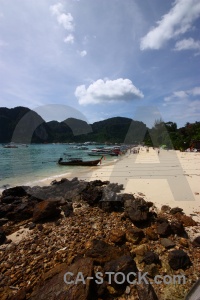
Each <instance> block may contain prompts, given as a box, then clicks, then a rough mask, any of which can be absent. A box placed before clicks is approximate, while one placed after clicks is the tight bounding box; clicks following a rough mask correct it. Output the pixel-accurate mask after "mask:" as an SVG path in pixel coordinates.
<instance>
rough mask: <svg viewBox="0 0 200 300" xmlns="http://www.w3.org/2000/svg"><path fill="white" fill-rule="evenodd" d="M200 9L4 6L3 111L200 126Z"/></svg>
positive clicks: (183, 3)
mask: <svg viewBox="0 0 200 300" xmlns="http://www.w3.org/2000/svg"><path fill="white" fill-rule="evenodd" d="M199 70H200V1H199V0H175V1H174V0H173V1H171V0H168V1H160V0H146V1H141V0H109V1H108V0H58V1H57V0H42V1H35V0H15V1H13V0H0V106H1V107H8V108H12V107H16V106H25V107H29V108H31V109H34V110H36V111H37V112H38V113H40V114H41V116H42V117H43V118H44V119H45V120H47V121H48V120H58V121H62V120H64V119H66V118H67V117H77V118H81V119H84V120H87V121H88V122H89V123H93V122H96V121H100V120H104V119H107V118H111V117H116V116H123V117H129V118H132V119H134V120H141V121H143V122H144V123H145V124H147V126H152V125H153V122H154V121H155V120H157V119H160V118H162V119H163V121H165V122H168V121H172V122H176V123H177V125H178V127H181V126H184V125H185V124H186V122H191V123H193V122H195V121H200V75H199Z"/></svg>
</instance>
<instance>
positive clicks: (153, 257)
mask: <svg viewBox="0 0 200 300" xmlns="http://www.w3.org/2000/svg"><path fill="white" fill-rule="evenodd" d="M143 261H144V262H145V264H147V265H151V264H159V263H160V260H159V256H158V254H156V253H155V252H153V251H147V252H146V253H145V255H144V258H143Z"/></svg>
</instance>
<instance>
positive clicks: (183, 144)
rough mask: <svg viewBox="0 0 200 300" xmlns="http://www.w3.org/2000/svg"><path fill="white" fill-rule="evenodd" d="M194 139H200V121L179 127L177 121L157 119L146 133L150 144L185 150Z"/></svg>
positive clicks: (147, 143) (146, 139) (146, 138)
mask: <svg viewBox="0 0 200 300" xmlns="http://www.w3.org/2000/svg"><path fill="white" fill-rule="evenodd" d="M194 140H195V141H197V140H200V122H195V123H186V124H185V126H184V127H181V128H179V129H178V128H177V124H176V123H173V122H167V123H164V122H163V121H162V120H157V121H156V122H155V124H154V126H153V128H152V129H149V131H148V132H147V133H146V136H145V140H144V142H145V145H148V146H155V147H158V146H159V147H161V146H164V147H166V148H169V149H173V148H174V149H176V150H185V149H187V148H188V147H190V146H191V143H192V141H194Z"/></svg>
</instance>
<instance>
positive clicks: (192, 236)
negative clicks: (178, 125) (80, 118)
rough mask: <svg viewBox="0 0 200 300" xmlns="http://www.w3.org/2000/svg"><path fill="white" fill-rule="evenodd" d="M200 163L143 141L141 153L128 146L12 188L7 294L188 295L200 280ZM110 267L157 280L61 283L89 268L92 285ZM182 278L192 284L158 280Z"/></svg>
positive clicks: (4, 231)
mask: <svg viewBox="0 0 200 300" xmlns="http://www.w3.org/2000/svg"><path fill="white" fill-rule="evenodd" d="M199 160H200V155H199V153H183V152H178V151H172V150H169V151H167V150H160V153H158V149H153V148H150V149H149V151H148V152H147V149H146V148H145V147H140V151H139V153H138V154H134V153H133V151H132V149H129V150H128V151H127V153H126V154H124V155H121V156H119V157H118V158H116V159H113V160H109V159H105V160H102V163H101V165H99V166H96V167H82V168H81V167H77V168H76V167H74V168H71V169H70V172H68V171H69V170H68V168H67V167H65V166H63V167H62V168H61V172H62V174H59V175H57V174H53V173H52V174H51V175H52V176H51V178H47V179H44V180H40V181H38V182H32V187H30V186H26V187H24V186H23V187H21V186H18V187H14V188H10V189H7V190H5V191H4V192H3V194H2V196H1V211H2V218H1V223H2V228H1V231H0V238H1V240H0V242H1V245H0V253H1V259H0V268H1V272H2V274H3V275H2V277H1V278H2V286H1V288H0V297H1V299H11V300H15V299H18V298H19V299H23V300H25V299H31V300H35V299H39V298H38V297H40V299H46V298H45V297H46V294H48V295H51V296H52V298H53V295H57V293H60V291H62V292H63V293H64V295H65V296H66V299H72V298H73V299H79V297H77V295H81V297H82V299H97V297H96V293H101V295H102V297H100V299H110V295H112V298H113V299H136V300H141V299H144V298H142V297H143V294H144V289H147V290H149V289H151V290H152V293H155V294H156V295H157V296H158V297H157V298H154V299H160V300H171V299H172V298H171V295H174V296H176V299H177V300H181V299H183V298H184V297H185V296H186V294H187V293H188V291H189V290H190V288H191V287H192V285H193V284H194V283H195V282H196V281H197V280H198V278H199V266H200V235H199V221H200V220H199V211H200V209H199V208H200V206H199V187H198V178H199V175H200V172H199V169H198V167H199ZM52 179H54V180H53V182H52ZM182 210H183V212H182ZM130 265H131V269H130ZM80 266H81V268H80ZM113 268H114V271H115V272H122V273H123V274H127V272H129V271H130V270H131V271H135V272H140V271H142V272H146V273H147V277H148V280H149V282H150V283H145V285H144V284H143V283H142V285H140V284H138V285H137V284H136V285H135V284H132V283H130V282H126V285H125V286H123V288H122V289H121V285H120V284H117V285H116V284H115V283H112V282H111V284H110V283H109V282H108V281H107V279H106V278H105V284H104V285H103V286H101V285H100V286H98V285H95V288H94V291H93V289H91V288H89V287H88V289H85V288H84V289H82V286H84V285H82V284H78V285H76V284H72V286H71V285H67V286H66V285H65V282H63V276H64V274H65V273H66V271H70V272H73V274H77V272H78V271H80V270H84V272H86V274H85V273H84V274H85V275H84V277H87V276H88V278H90V282H91V285H92V284H94V283H95V281H94V278H93V277H91V274H93V273H95V272H96V271H97V270H102V272H107V271H109V270H112V272H113ZM21 274H23V276H21ZM179 274H181V276H185V277H184V278H185V279H184V280H185V283H183V282H180V283H179V284H177V283H174V282H171V283H170V284H168V283H166V282H164V281H163V282H161V284H159V285H158V284H157V283H155V282H154V278H155V276H156V275H158V276H161V277H162V278H165V276H166V277H167V278H169V276H171V277H172V276H176V275H179ZM72 289H73V293H74V295H75V296H74V297H72V298H70V297H71V296H70V295H71V290H72ZM101 289H102V290H101ZM93 292H94V293H95V294H93ZM41 295H42V296H41ZM107 296H108V298H107ZM119 296H122V297H121V298H119ZM8 297H9V298H8ZM20 297H21V298H20Z"/></svg>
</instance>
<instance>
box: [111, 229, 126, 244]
mask: <svg viewBox="0 0 200 300" xmlns="http://www.w3.org/2000/svg"><path fill="white" fill-rule="evenodd" d="M125 236H126V234H125V232H124V231H123V230H120V229H113V230H111V232H110V235H109V239H110V241H111V242H112V243H114V244H123V243H124V242H125Z"/></svg>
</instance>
